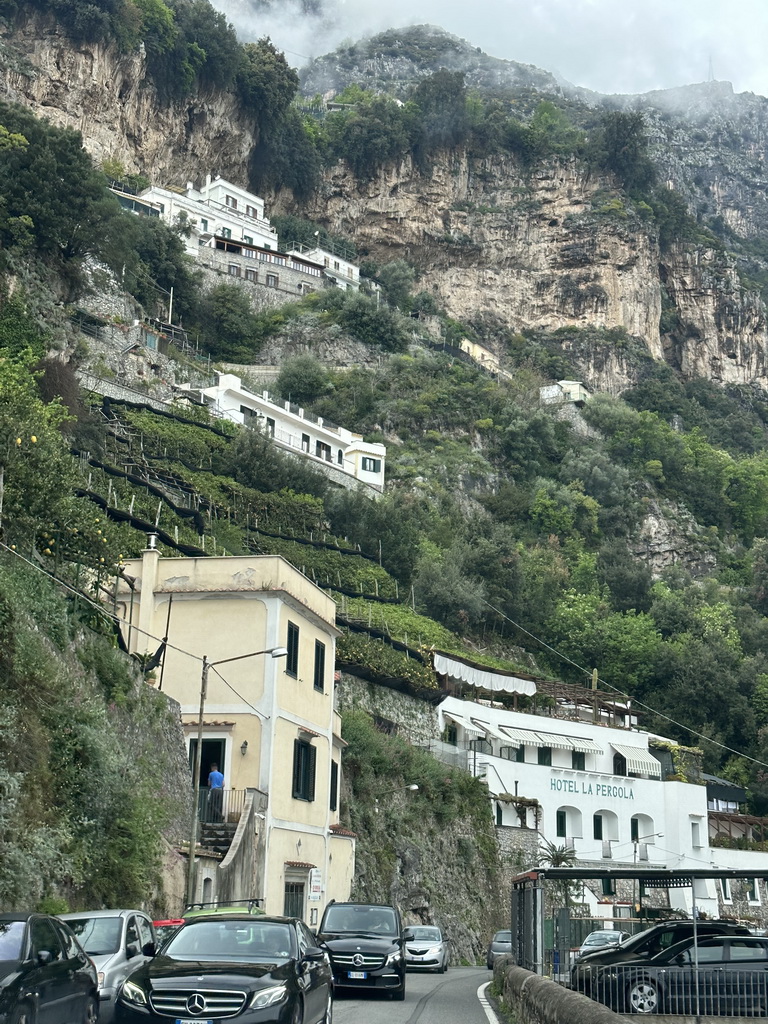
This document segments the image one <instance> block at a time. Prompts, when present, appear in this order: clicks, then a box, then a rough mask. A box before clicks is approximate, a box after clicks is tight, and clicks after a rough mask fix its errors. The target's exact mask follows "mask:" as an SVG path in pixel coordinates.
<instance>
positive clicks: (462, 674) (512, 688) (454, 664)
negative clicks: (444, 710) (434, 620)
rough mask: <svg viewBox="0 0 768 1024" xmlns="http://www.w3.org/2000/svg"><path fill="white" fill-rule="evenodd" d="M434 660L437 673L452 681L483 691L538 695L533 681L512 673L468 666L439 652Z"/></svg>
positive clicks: (434, 656)
mask: <svg viewBox="0 0 768 1024" xmlns="http://www.w3.org/2000/svg"><path fill="white" fill-rule="evenodd" d="M433 659H434V666H435V672H439V673H440V675H442V676H450V677H451V678H452V679H459V680H461V681H462V682H464V683H468V684H469V685H470V686H476V687H478V688H479V689H481V690H489V691H490V692H496V691H500V690H501V691H504V692H505V693H525V694H527V695H528V696H529V697H530V696H533V694H534V693H536V684H535V683H534V682H533V680H532V679H521V678H520V677H519V676H515V675H513V674H512V673H511V672H510V673H507V672H501V671H499V670H496V671H494V670H493V669H490V668H485V667H483V668H480V667H479V666H477V665H467V664H465V663H464V662H463V661H459V660H458V659H457V658H452V657H450V655H447V654H440V653H438V652H437V651H436V652H435V653H434V655H433Z"/></svg>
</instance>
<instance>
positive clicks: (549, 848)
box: [539, 839, 576, 912]
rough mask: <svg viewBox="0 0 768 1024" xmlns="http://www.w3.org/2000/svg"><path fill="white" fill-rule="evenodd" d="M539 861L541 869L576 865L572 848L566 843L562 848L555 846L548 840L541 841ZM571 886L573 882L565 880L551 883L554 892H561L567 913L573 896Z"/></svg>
mask: <svg viewBox="0 0 768 1024" xmlns="http://www.w3.org/2000/svg"><path fill="white" fill-rule="evenodd" d="M539 860H540V861H541V865H542V867H548V868H570V867H573V865H574V864H575V863H576V850H575V849H574V848H573V847H572V846H568V844H567V843H563V844H562V846H556V845H555V843H553V842H550V840H549V839H542V840H541V856H540V858H539ZM573 884H574V883H573V882H569V881H568V879H566V878H564V879H563V880H562V881H561V882H555V883H553V889H554V891H556V892H557V891H560V892H562V898H563V905H564V906H565V908H566V910H568V911H569V912H570V909H571V898H572V896H573V895H575V893H571V888H572V887H573ZM561 887H562V888H561Z"/></svg>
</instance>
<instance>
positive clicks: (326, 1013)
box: [115, 913, 333, 1024]
mask: <svg viewBox="0 0 768 1024" xmlns="http://www.w3.org/2000/svg"><path fill="white" fill-rule="evenodd" d="M115 1010H116V1012H115V1021H116V1024H169V1022H170V1024H173V1022H174V1021H175V1022H177V1024H179V1022H185V1024H186V1022H188V1021H191V1020H194V1021H196V1022H197V1024H208V1022H209V1021H212V1020H218V1019H219V1018H221V1017H226V1018H227V1020H232V1022H233V1024H266V1022H270V1024H318V1022H322V1024H331V1017H332V1014H333V976H332V974H331V967H330V963H329V961H328V955H327V954H326V952H325V951H324V950H322V949H320V948H319V947H318V945H317V942H316V941H315V937H314V936H313V935H312V933H311V932H310V930H309V929H308V928H307V926H306V925H305V924H304V922H303V921H300V920H298V919H296V918H292V917H266V916H261V915H259V916H254V915H251V914H247V913H246V914H243V913H239V914H216V915H211V916H209V917H195V918H193V919H192V920H191V921H186V922H185V923H184V924H183V925H181V927H180V928H179V929H178V930H177V931H176V932H174V934H173V935H172V936H171V937H170V939H168V941H167V942H166V944H165V945H164V946H163V948H162V950H161V951H160V952H159V953H158V954H157V955H156V956H155V957H154V958H153V959H152V960H150V961H149V963H146V964H143V965H142V966H141V967H138V968H137V969H136V970H134V971H133V972H132V973H131V974H130V975H129V976H128V977H127V978H126V979H125V981H124V982H123V983H122V985H121V986H120V989H119V991H118V995H117V1004H116V1008H115Z"/></svg>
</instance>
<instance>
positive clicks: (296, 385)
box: [277, 355, 332, 405]
mask: <svg viewBox="0 0 768 1024" xmlns="http://www.w3.org/2000/svg"><path fill="white" fill-rule="evenodd" d="M331 387H332V384H331V380H330V377H329V376H328V373H327V371H326V369H325V367H324V366H323V364H322V363H321V362H320V361H319V360H318V359H315V357H314V356H311V355H306V356H296V357H295V358H294V359H287V360H286V361H285V362H284V363H283V365H282V368H281V370H280V373H279V375H278V378H277V392H278V394H279V395H280V396H281V397H282V398H284V399H287V400H288V401H290V402H296V403H297V404H298V405H305V404H307V403H309V402H312V401H313V400H314V399H315V398H320V396H321V395H324V394H325V393H326V392H327V391H328V390H329V389H330V388H331Z"/></svg>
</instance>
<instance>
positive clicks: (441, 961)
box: [403, 924, 450, 974]
mask: <svg viewBox="0 0 768 1024" xmlns="http://www.w3.org/2000/svg"><path fill="white" fill-rule="evenodd" d="M403 938H404V939H405V966H406V968H407V969H409V970H416V969H419V970H422V971H434V972H435V973H437V974H445V972H446V971H447V970H448V961H449V959H450V954H449V952H448V939H446V938H444V937H443V933H442V932H441V931H440V929H439V928H435V927H433V926H432V925H420V924H417V925H410V926H409V927H407V928H406V929H405V932H404V933H403Z"/></svg>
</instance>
